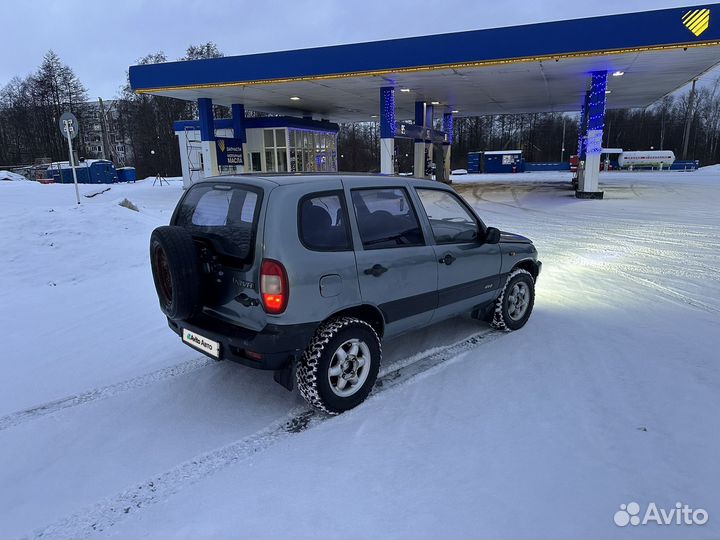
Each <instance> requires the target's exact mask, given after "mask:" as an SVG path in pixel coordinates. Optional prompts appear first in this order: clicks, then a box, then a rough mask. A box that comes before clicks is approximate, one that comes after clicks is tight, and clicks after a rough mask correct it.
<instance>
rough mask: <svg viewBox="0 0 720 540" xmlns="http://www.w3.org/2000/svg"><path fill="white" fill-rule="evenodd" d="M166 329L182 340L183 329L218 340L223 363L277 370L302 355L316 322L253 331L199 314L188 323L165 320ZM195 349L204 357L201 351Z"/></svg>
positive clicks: (269, 325) (268, 326)
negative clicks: (229, 362) (166, 322)
mask: <svg viewBox="0 0 720 540" xmlns="http://www.w3.org/2000/svg"><path fill="white" fill-rule="evenodd" d="M168 326H169V327H170V328H171V329H172V330H173V331H174V332H175V333H176V334H177V335H178V336H180V338H181V339H182V330H183V329H187V330H190V331H191V332H195V333H198V334H200V335H201V336H205V337H207V338H210V339H212V340H214V341H217V342H218V343H220V356H221V359H223V360H232V361H233V362H238V363H239V364H243V365H245V366H249V367H253V368H256V369H271V370H277V369H282V368H284V367H286V366H287V365H288V363H289V362H290V361H291V360H293V359H296V358H298V357H299V356H300V355H301V354H302V352H303V351H304V350H305V348H306V347H307V346H308V344H309V343H310V340H311V339H312V336H313V334H314V333H315V330H316V329H317V326H318V325H317V324H315V323H308V324H293V325H283V326H281V325H275V324H268V325H266V326H265V328H263V329H262V330H261V331H259V332H256V331H253V330H249V329H247V328H243V327H242V326H236V325H234V324H230V323H227V322H224V321H221V320H219V319H215V318H213V317H208V316H206V315H201V316H199V317H196V318H193V319H192V320H188V321H174V320H172V319H168ZM188 346H190V345H188ZM192 348H193V349H195V347H192ZM195 350H197V351H199V352H202V353H203V354H206V355H207V353H205V352H204V351H202V350H200V349H195ZM248 351H250V352H253V353H256V354H259V355H261V358H253V357H251V356H248V354H247V353H248ZM207 356H209V355H207ZM211 358H213V357H211Z"/></svg>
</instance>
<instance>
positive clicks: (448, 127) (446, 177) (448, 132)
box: [435, 113, 453, 184]
mask: <svg viewBox="0 0 720 540" xmlns="http://www.w3.org/2000/svg"><path fill="white" fill-rule="evenodd" d="M442 129H443V131H444V132H445V137H446V138H445V141H444V142H443V143H442V160H439V161H440V163H438V166H437V167H436V168H435V171H436V172H435V178H436V179H437V180H439V181H440V182H445V183H446V184H452V180H450V150H451V148H452V142H453V115H452V113H443V123H442Z"/></svg>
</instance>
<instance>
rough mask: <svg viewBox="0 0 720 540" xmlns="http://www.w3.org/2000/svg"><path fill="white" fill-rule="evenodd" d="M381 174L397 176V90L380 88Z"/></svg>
mask: <svg viewBox="0 0 720 540" xmlns="http://www.w3.org/2000/svg"><path fill="white" fill-rule="evenodd" d="M380 174H395V88H393V87H392V86H384V87H382V88H380Z"/></svg>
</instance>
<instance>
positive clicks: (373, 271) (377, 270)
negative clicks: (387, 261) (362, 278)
mask: <svg viewBox="0 0 720 540" xmlns="http://www.w3.org/2000/svg"><path fill="white" fill-rule="evenodd" d="M387 271H388V269H387V268H385V267H384V266H383V265H382V264H374V265H373V266H372V268H366V269H365V273H366V274H367V275H368V276H375V277H380V276H381V275H382V274H384V273H385V272H387Z"/></svg>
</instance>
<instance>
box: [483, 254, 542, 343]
mask: <svg viewBox="0 0 720 540" xmlns="http://www.w3.org/2000/svg"><path fill="white" fill-rule="evenodd" d="M534 305H535V280H534V279H533V277H532V274H530V272H528V271H527V270H523V269H522V268H516V269H515V270H513V271H512V272H510V275H509V276H508V278H507V281H506V282H505V287H504V288H503V291H502V293H501V294H500V296H499V297H498V299H497V300H496V301H495V309H494V311H493V313H492V321H491V323H490V324H492V326H494V327H495V328H497V329H499V330H505V331H506V332H510V331H511V330H519V329H520V328H522V327H523V326H525V323H526V322H527V321H528V319H529V318H530V314H531V313H532V309H533V306H534Z"/></svg>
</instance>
